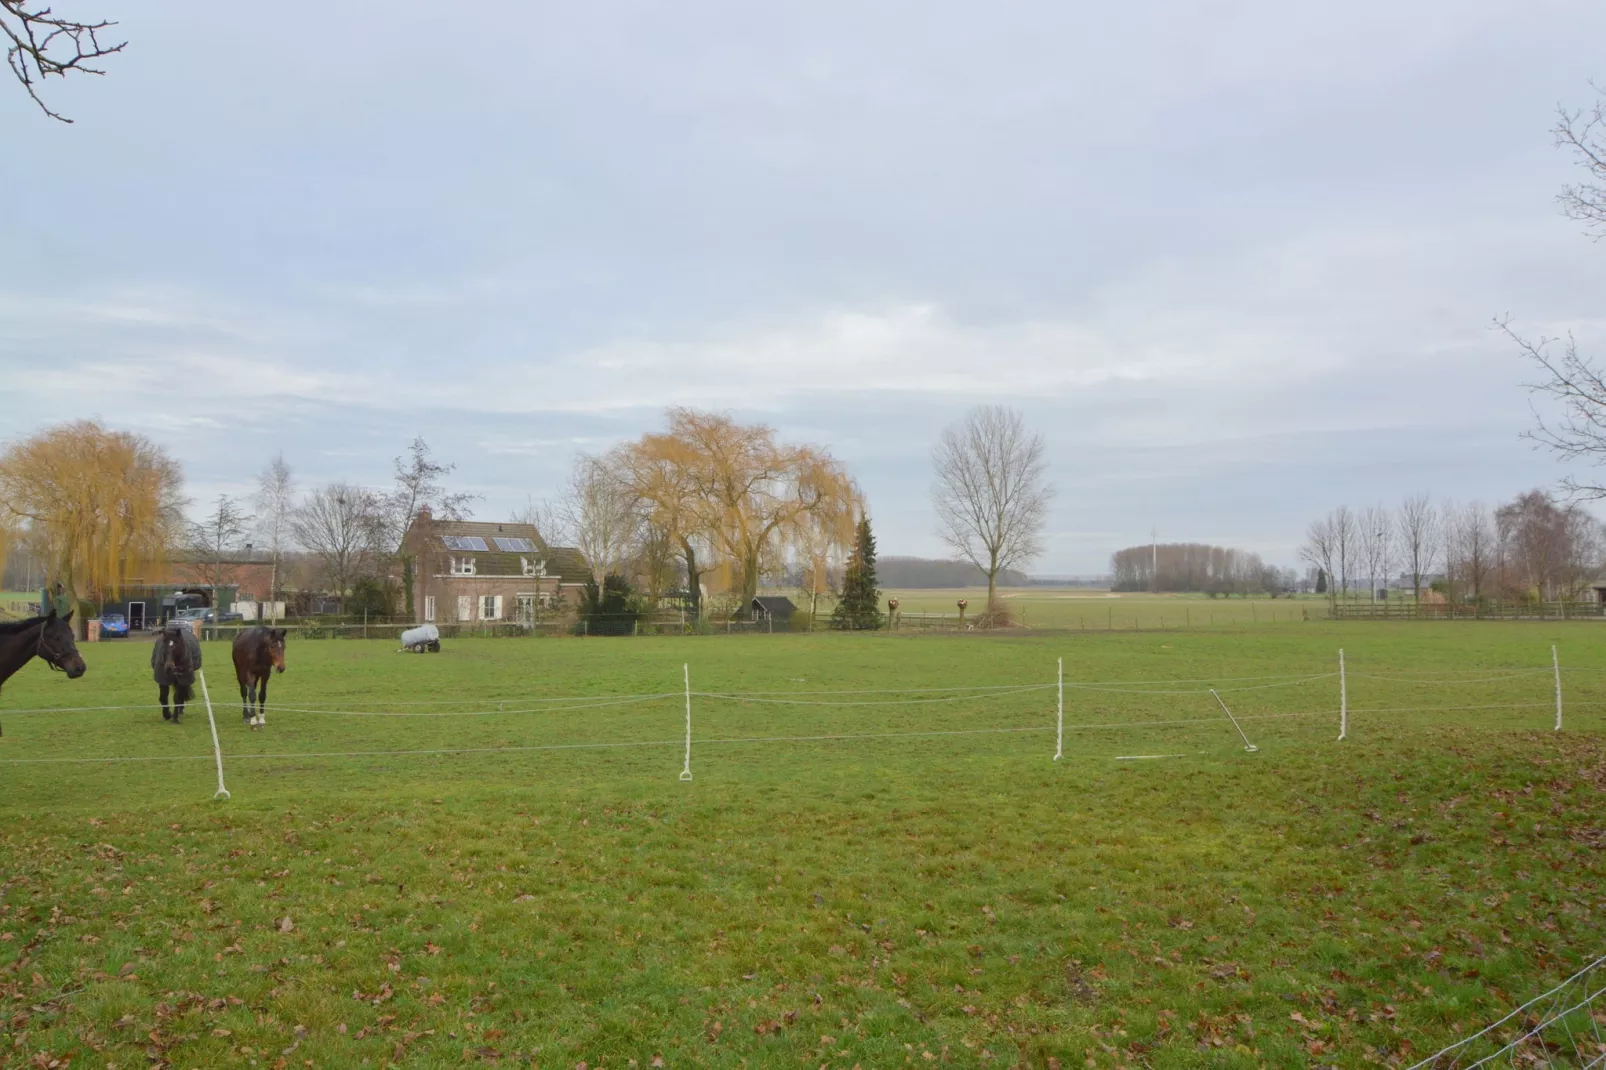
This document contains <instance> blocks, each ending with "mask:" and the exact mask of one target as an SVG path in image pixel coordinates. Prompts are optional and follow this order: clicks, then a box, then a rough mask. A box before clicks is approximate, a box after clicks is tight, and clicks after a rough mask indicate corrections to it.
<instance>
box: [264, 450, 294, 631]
mask: <svg viewBox="0 0 1606 1070" xmlns="http://www.w3.org/2000/svg"><path fill="white" fill-rule="evenodd" d="M295 507H296V482H295V476H294V474H292V473H291V471H290V466H289V465H288V464H287V463H285V459H284V454H282V453H281V454H279V455H278V456H277V457H275V458H273V460H271V461H269V462H268V466H267V467H266V468H264V469H263V470H262V474H261V475H259V476H257V493H256V508H257V524H258V526H259V528H260V530H261V532H262V534H263V535H264V536H265V537H266V538H267V540H268V550H269V551H270V552H271V553H272V554H273V573H272V578H271V579H270V580H269V581H268V604H269V605H270V606H273V605H276V604H277V603H278V602H279V600H280V599H279V562H280V560H282V559H283V557H284V548H285V544H286V543H287V542H288V541H289V538H290V522H291V519H292V514H293V513H294V512H295Z"/></svg>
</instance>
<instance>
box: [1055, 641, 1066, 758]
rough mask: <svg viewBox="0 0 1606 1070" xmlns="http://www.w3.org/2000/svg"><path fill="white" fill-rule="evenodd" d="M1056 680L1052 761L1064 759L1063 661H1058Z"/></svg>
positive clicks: (1062, 659)
mask: <svg viewBox="0 0 1606 1070" xmlns="http://www.w3.org/2000/svg"><path fill="white" fill-rule="evenodd" d="M1056 679H1057V680H1058V682H1059V701H1058V703H1057V704H1056V716H1055V722H1054V724H1055V728H1054V760H1055V761H1056V762H1057V761H1059V760H1060V759H1061V758H1063V757H1065V659H1064V658H1060V659H1059V669H1058V674H1057V676H1056Z"/></svg>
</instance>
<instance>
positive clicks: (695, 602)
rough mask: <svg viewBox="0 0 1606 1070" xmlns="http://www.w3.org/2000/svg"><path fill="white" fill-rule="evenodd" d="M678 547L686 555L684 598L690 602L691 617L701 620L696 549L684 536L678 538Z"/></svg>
mask: <svg viewBox="0 0 1606 1070" xmlns="http://www.w3.org/2000/svg"><path fill="white" fill-rule="evenodd" d="M680 549H681V552H682V553H683V554H684V555H685V557H686V598H687V600H688V601H689V602H691V615H692V619H694V620H702V618H703V591H702V586H701V585H700V584H699V583H698V580H699V579H700V577H699V576H698V573H697V551H696V550H694V549H692V545H691V540H690V539H686V538H682V539H681V540H680Z"/></svg>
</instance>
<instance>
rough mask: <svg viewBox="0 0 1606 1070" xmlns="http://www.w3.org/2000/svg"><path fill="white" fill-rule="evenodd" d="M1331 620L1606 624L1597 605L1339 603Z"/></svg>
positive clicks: (1603, 608) (1604, 610)
mask: <svg viewBox="0 0 1606 1070" xmlns="http://www.w3.org/2000/svg"><path fill="white" fill-rule="evenodd" d="M1332 617H1333V619H1334V620H1606V606H1603V605H1602V604H1601V603H1599V602H1483V603H1471V604H1466V605H1451V604H1450V603H1448V602H1424V603H1422V604H1421V605H1417V604H1416V603H1414V602H1377V603H1372V602H1339V603H1338V604H1337V605H1335V606H1334V607H1333V610H1332Z"/></svg>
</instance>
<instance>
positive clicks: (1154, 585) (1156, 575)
mask: <svg viewBox="0 0 1606 1070" xmlns="http://www.w3.org/2000/svg"><path fill="white" fill-rule="evenodd" d="M1149 553H1150V560H1149V590H1150V592H1152V593H1154V594H1159V593H1160V529H1159V528H1158V527H1152V528H1150V529H1149Z"/></svg>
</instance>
